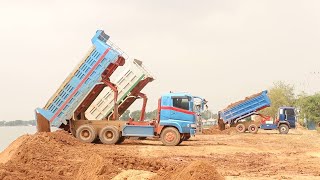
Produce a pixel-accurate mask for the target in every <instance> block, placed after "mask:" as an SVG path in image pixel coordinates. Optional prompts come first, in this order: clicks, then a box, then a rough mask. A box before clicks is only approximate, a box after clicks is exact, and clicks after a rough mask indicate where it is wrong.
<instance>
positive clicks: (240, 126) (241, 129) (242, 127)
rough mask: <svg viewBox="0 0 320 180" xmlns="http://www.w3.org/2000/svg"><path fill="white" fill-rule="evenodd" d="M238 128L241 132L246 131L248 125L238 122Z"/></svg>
mask: <svg viewBox="0 0 320 180" xmlns="http://www.w3.org/2000/svg"><path fill="white" fill-rule="evenodd" d="M236 130H237V131H238V132H239V133H244V132H245V131H246V127H245V126H244V124H238V125H237V126H236Z"/></svg>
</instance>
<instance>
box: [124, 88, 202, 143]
mask: <svg viewBox="0 0 320 180" xmlns="http://www.w3.org/2000/svg"><path fill="white" fill-rule="evenodd" d="M206 102H207V101H206V100H205V99H203V98H201V97H197V96H192V95H191V94H188V93H167V94H164V95H163V96H161V98H160V99H159V104H158V119H157V120H154V121H149V122H130V121H129V123H127V124H126V125H124V126H123V128H122V136H124V137H130V136H135V137H154V136H158V137H160V139H161V141H162V143H163V144H164V145H169V146H175V145H178V144H180V143H181V142H182V141H184V140H187V139H189V138H190V137H191V136H193V135H194V134H195V132H196V120H197V118H198V117H199V116H200V112H201V111H203V109H204V106H205V104H206Z"/></svg>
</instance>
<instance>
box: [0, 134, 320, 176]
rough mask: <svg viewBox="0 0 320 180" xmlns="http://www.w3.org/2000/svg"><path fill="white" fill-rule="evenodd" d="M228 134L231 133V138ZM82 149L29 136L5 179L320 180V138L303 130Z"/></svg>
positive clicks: (11, 154)
mask: <svg viewBox="0 0 320 180" xmlns="http://www.w3.org/2000/svg"><path fill="white" fill-rule="evenodd" d="M226 132H227V133H226ZM226 132H224V133H220V134H219V132H218V131H216V130H214V131H211V132H210V134H212V135H197V136H196V137H194V138H191V139H190V140H189V141H185V142H183V143H182V144H181V145H180V146H176V147H167V146H163V145H162V144H161V142H159V141H157V140H156V139H150V140H125V142H124V143H123V144H121V145H116V146H107V145H103V144H83V143H81V142H78V141H77V140H76V139H74V138H73V137H72V136H71V135H69V134H67V133H65V132H62V131H60V132H59V131H58V132H54V133H40V134H36V135H25V136H22V137H20V138H18V139H17V140H16V141H15V142H13V143H12V144H11V145H10V146H9V147H8V148H7V149H6V150H5V151H3V152H2V153H1V154H0V179H112V178H113V179H223V178H225V179H237V180H241V179H259V180H260V179H320V134H319V133H317V132H315V131H308V130H304V129H302V128H298V129H296V130H291V131H290V132H289V134H287V135H280V134H278V132H277V131H262V130H260V131H259V132H258V134H249V133H243V134H239V133H236V132H234V131H232V130H229V131H226Z"/></svg>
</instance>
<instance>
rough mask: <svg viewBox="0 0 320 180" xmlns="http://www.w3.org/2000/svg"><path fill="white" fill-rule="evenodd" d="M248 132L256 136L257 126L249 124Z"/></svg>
mask: <svg viewBox="0 0 320 180" xmlns="http://www.w3.org/2000/svg"><path fill="white" fill-rule="evenodd" d="M248 131H249V132H250V133H253V134H257V132H258V126H257V125H255V124H250V125H249V127H248Z"/></svg>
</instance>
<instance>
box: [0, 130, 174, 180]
mask: <svg viewBox="0 0 320 180" xmlns="http://www.w3.org/2000/svg"><path fill="white" fill-rule="evenodd" d="M119 149H121V146H107V145H103V144H84V143H81V142H79V141H78V140H77V139H76V138H74V137H73V136H71V135H69V134H68V133H67V132H65V131H56V132H52V133H37V134H35V135H24V136H21V137H19V138H18V139H17V140H15V141H14V142H13V143H11V145H10V146H9V147H8V148H7V149H6V150H4V151H3V152H2V153H0V179H112V178H113V177H115V176H116V175H117V174H119V173H120V172H122V171H124V170H130V169H136V170H144V171H146V172H148V173H151V172H157V171H159V170H162V169H164V168H166V167H168V165H167V164H166V162H165V161H161V160H158V159H155V158H148V159H146V158H139V157H135V155H134V153H133V152H128V151H121V150H119ZM173 164H174V163H173ZM140 176H141V177H144V175H143V174H140Z"/></svg>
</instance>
